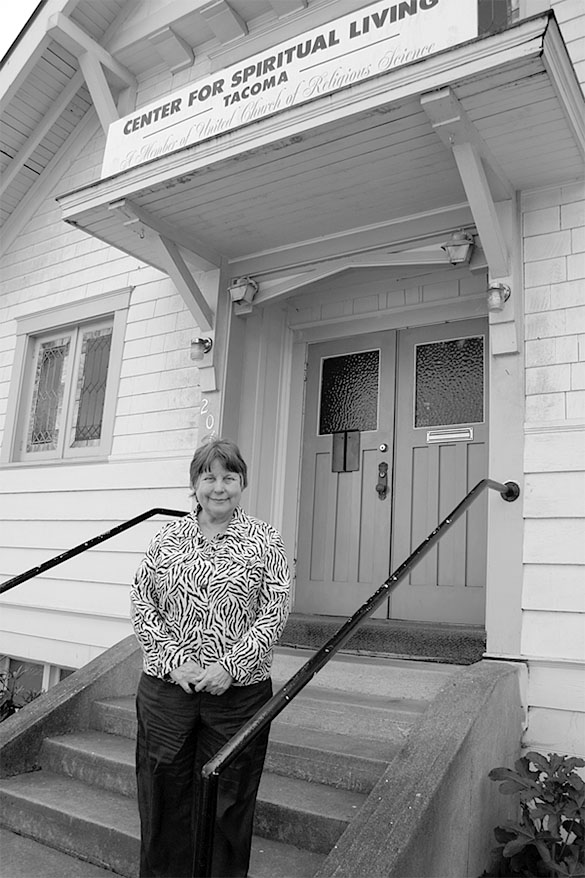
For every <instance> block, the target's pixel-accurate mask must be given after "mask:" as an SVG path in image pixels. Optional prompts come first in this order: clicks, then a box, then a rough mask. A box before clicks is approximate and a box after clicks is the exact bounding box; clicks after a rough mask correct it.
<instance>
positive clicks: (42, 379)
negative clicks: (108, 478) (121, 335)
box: [22, 319, 113, 458]
mask: <svg viewBox="0 0 585 878" xmlns="http://www.w3.org/2000/svg"><path fill="white" fill-rule="evenodd" d="M112 326H113V321H112V319H106V320H102V321H100V322H99V323H90V324H82V325H81V326H76V327H71V328H68V329H63V330H60V331H57V332H55V333H48V334H46V335H43V336H39V337H38V338H35V339H31V342H32V344H33V362H34V370H33V375H32V380H31V382H30V403H29V405H28V412H27V413H26V429H25V431H24V434H25V441H24V447H23V449H22V457H29V456H31V457H32V456H37V457H38V458H41V457H70V456H76V450H79V449H93V448H99V446H100V440H101V436H102V423H103V415H104V402H105V397H106V388H107V381H108V369H109V362H110V350H111V342H112Z"/></svg>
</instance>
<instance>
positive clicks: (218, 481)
mask: <svg viewBox="0 0 585 878" xmlns="http://www.w3.org/2000/svg"><path fill="white" fill-rule="evenodd" d="M195 495H196V497H197V502H198V503H199V504H200V505H201V508H202V509H203V511H204V512H205V513H206V515H207V516H208V518H209V520H210V521H225V520H226V519H228V518H231V515H232V512H233V511H234V509H235V508H236V506H237V505H238V503H239V502H240V498H241V496H242V480H241V478H240V475H239V474H238V473H233V472H230V471H229V470H226V469H225V468H224V466H223V464H222V463H221V462H220V461H219V460H214V461H213V463H212V464H211V470H210V472H205V473H201V475H200V476H199V478H198V479H197V483H196V484H195Z"/></svg>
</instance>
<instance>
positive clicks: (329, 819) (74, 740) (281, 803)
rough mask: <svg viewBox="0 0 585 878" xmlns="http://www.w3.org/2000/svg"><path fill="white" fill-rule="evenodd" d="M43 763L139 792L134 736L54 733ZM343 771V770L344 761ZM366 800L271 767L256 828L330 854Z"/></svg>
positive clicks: (104, 785) (50, 769)
mask: <svg viewBox="0 0 585 878" xmlns="http://www.w3.org/2000/svg"><path fill="white" fill-rule="evenodd" d="M40 762H41V766H42V769H43V772H47V773H48V774H55V775H58V774H63V775H65V776H67V777H71V778H74V779H75V780H79V781H82V782H83V783H85V784H87V785H88V786H90V787H92V788H93V787H99V788H100V789H102V790H105V791H107V792H113V793H116V794H118V795H123V796H128V797H134V795H135V789H136V786H135V778H134V745H133V742H132V741H131V740H130V739H129V738H122V737H119V736H115V735H108V734H104V733H103V732H96V731H90V732H78V733H74V734H70V735H64V736H62V737H58V738H50V739H47V740H46V741H45V742H44V744H43V749H42V751H41V758H40ZM338 770H339V772H340V773H341V772H342V770H343V762H341V761H340V764H339V769H338ZM39 776H40V775H39ZM1 789H2V786H1V785H0V790H1ZM364 800H365V795H364V794H363V793H360V792H355V791H352V790H347V789H343V788H339V787H334V786H328V785H326V784H322V783H314V782H311V783H308V782H307V781H306V780H302V779H299V778H296V777H287V776H285V775H277V774H274V773H272V772H270V771H267V772H264V775H263V777H262V781H261V783H260V789H259V792H258V801H257V805H256V831H257V833H258V834H259V835H262V836H264V837H266V838H275V839H277V840H278V841H285V842H287V843H289V844H294V845H298V846H301V845H302V846H303V847H304V848H306V849H308V850H312V851H315V852H317V853H326V852H327V851H329V850H330V849H331V848H332V847H333V845H334V844H335V842H336V841H337V839H338V838H339V836H340V835H341V833H342V832H343V830H344V829H345V828H346V826H347V825H348V824H349V822H350V821H351V820H352V818H353V817H354V816H355V814H356V813H357V811H358V810H359V808H360V807H361V805H362V804H363V802H364Z"/></svg>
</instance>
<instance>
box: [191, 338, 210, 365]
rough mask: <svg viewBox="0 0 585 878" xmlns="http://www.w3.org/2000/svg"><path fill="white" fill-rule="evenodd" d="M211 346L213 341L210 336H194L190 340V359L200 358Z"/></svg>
mask: <svg viewBox="0 0 585 878" xmlns="http://www.w3.org/2000/svg"><path fill="white" fill-rule="evenodd" d="M212 347H213V341H212V340H211V339H210V338H194V339H193V340H192V341H191V359H192V360H202V359H203V357H204V356H205V354H208V353H209V351H210V350H211V348H212Z"/></svg>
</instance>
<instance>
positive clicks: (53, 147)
mask: <svg viewBox="0 0 585 878" xmlns="http://www.w3.org/2000/svg"><path fill="white" fill-rule="evenodd" d="M15 2H18V0H15ZM342 4H343V0H342ZM306 6H307V0H230V2H229V3H227V2H225V0H169V2H166V3H163V2H160V0H157V2H155V3H147V2H145V0H99V2H95V0H43V2H40V3H39V6H38V7H37V9H36V10H35V12H34V14H33V15H32V16H31V19H30V20H29V22H28V23H27V25H26V26H25V28H24V29H23V31H22V33H21V34H20V35H19V37H18V38H17V40H16V41H15V43H14V44H13V46H12V47H11V48H10V50H9V51H8V52H7V54H6V56H5V57H4V59H3V61H2V64H1V66H0V117H1V118H2V132H1V147H0V175H1V183H0V225H2V226H4V225H5V224H6V223H7V221H8V220H9V219H10V218H11V217H15V216H16V218H18V215H19V214H21V213H24V212H25V211H26V208H27V206H28V205H30V203H31V202H32V201H34V188H35V186H36V185H38V184H39V181H40V179H41V178H43V177H45V176H46V175H48V174H50V173H51V169H52V167H54V163H55V161H56V159H57V157H58V156H59V153H60V151H61V150H62V149H63V147H64V145H65V144H66V143H67V140H68V138H69V137H70V136H71V134H72V133H73V132H74V130H75V128H76V127H77V125H78V124H79V122H80V121H81V120H82V119H83V118H84V116H86V114H87V113H88V112H89V111H90V110H91V109H92V107H93V106H95V108H96V110H97V111H98V115H100V119H102V120H103V119H107V114H108V113H111V112H112V106H113V101H114V102H115V101H118V100H119V99H120V98H123V92H124V90H127V89H130V90H131V89H132V88H134V87H135V85H136V78H137V77H141V76H144V74H145V73H147V72H151V71H153V70H156V69H157V68H160V69H162V70H165V69H166V70H167V71H168V72H169V74H176V73H177V72H179V71H181V70H184V69H186V68H188V67H190V66H191V65H192V64H193V60H194V58H195V57H196V55H197V53H198V51H199V49H200V47H201V46H202V45H204V44H208V45H210V46H211V47H212V48H215V51H216V52H218V53H220V54H221V49H222V46H223V45H224V44H229V43H233V42H234V41H237V40H238V38H241V37H243V36H246V35H247V34H248V33H249V31H250V30H253V29H254V27H255V23H257V22H258V21H260V22H262V23H264V24H265V23H266V22H267V21H268V22H270V21H276V20H277V19H278V16H288V15H290V13H293V12H295V11H302V10H303V9H305V7H306ZM145 10H146V11H147V12H148V14H145ZM82 68H83V69H82ZM88 81H89V83H90V85H89V87H88ZM171 82H172V80H171V79H170V77H169V83H171ZM106 84H107V85H106ZM120 110H121V112H120V115H123V113H124V112H125V111H126V110H125V109H124V106H123V104H122V105H121V107H120Z"/></svg>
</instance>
